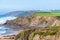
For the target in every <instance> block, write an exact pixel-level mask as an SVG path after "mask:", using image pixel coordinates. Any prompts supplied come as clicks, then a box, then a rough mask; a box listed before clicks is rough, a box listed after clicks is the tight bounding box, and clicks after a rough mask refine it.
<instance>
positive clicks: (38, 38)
mask: <svg viewBox="0 0 60 40" xmlns="http://www.w3.org/2000/svg"><path fill="white" fill-rule="evenodd" d="M15 40H60V26H55V27H48V28H44V29H26V30H24V31H22V32H20V33H19V34H18V35H17V36H16V37H15Z"/></svg>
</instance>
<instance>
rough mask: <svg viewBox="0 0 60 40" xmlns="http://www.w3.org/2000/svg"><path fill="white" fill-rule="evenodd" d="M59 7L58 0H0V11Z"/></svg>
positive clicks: (59, 1)
mask: <svg viewBox="0 0 60 40" xmlns="http://www.w3.org/2000/svg"><path fill="white" fill-rule="evenodd" d="M55 9H60V0H0V13H5V12H8V11H16V10H23V11H26V10H55Z"/></svg>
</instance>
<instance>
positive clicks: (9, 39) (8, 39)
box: [0, 30, 22, 40]
mask: <svg viewBox="0 0 60 40" xmlns="http://www.w3.org/2000/svg"><path fill="white" fill-rule="evenodd" d="M21 31H22V30H19V31H18V32H15V33H12V34H7V35H3V36H0V40H14V39H15V36H16V35H17V34H19V33H20V32H21Z"/></svg>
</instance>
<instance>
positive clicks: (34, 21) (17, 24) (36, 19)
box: [6, 15, 60, 29]
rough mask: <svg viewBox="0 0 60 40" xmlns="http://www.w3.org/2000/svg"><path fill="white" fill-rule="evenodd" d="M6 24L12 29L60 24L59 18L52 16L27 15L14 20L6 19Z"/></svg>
mask: <svg viewBox="0 0 60 40" xmlns="http://www.w3.org/2000/svg"><path fill="white" fill-rule="evenodd" d="M6 25H8V26H10V28H14V29H26V28H45V27H48V26H60V19H58V18H57V17H54V16H36V15H32V16H28V17H18V18H17V19H15V20H11V21H7V22H6Z"/></svg>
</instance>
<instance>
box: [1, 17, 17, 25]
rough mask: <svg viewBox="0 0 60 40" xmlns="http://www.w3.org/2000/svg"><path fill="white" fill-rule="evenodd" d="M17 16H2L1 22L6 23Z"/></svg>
mask: <svg viewBox="0 0 60 40" xmlns="http://www.w3.org/2000/svg"><path fill="white" fill-rule="evenodd" d="M16 18H17V17H11V16H9V17H2V18H0V24H4V23H5V22H6V21H7V20H13V19H16Z"/></svg>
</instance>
